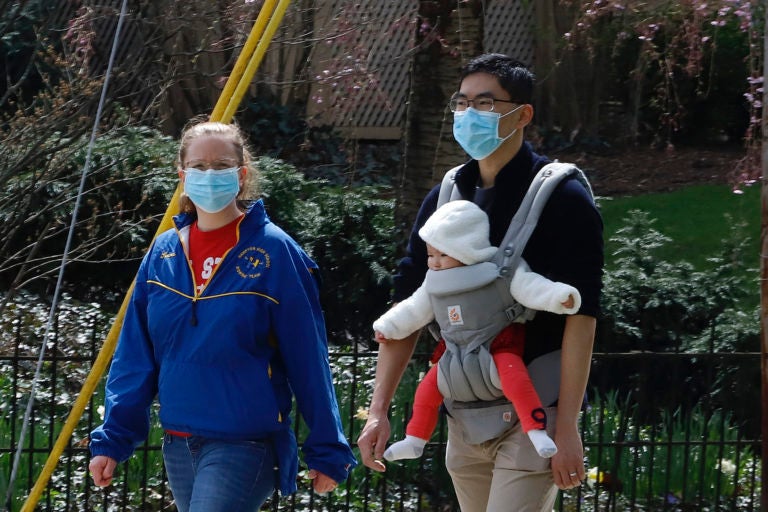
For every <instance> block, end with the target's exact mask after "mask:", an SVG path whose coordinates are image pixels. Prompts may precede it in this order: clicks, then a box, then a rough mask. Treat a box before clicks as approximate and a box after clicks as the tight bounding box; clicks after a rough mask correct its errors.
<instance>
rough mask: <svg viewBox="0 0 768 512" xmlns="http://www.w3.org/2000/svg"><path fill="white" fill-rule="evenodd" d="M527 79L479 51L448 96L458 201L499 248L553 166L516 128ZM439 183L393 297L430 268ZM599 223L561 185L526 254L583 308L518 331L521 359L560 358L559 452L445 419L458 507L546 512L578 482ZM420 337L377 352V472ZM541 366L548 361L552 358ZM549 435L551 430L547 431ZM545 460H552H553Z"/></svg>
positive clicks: (523, 121) (368, 454)
mask: <svg viewBox="0 0 768 512" xmlns="http://www.w3.org/2000/svg"><path fill="white" fill-rule="evenodd" d="M533 81H534V77H533V74H532V73H531V72H530V71H529V70H528V69H526V68H525V67H524V66H523V65H522V64H520V63H519V62H517V61H515V60H514V59H512V58H510V57H508V56H505V55H500V54H486V55H482V56H480V57H477V58H476V59H474V60H472V61H470V62H469V63H468V64H467V65H466V66H465V67H464V68H463V69H462V72H461V76H460V83H459V90H458V92H457V93H456V94H454V96H453V98H452V99H451V110H452V111H454V137H455V138H456V140H457V142H458V143H459V144H460V145H461V146H462V147H463V148H464V150H465V151H466V152H467V153H468V154H469V155H470V156H471V157H472V160H470V161H469V162H467V163H466V164H465V165H464V166H463V167H462V168H461V169H460V170H459V171H458V172H457V174H456V186H457V187H458V189H459V191H460V193H461V196H462V197H463V198H464V199H468V200H471V201H473V202H475V203H476V204H478V205H479V206H480V207H481V208H482V209H483V210H484V211H485V212H486V213H487V214H488V216H489V219H490V228H491V231H490V240H491V244H492V245H495V246H498V245H499V244H500V242H501V240H502V238H503V236H504V234H505V232H506V230H507V227H508V225H509V222H510V220H511V219H512V216H513V215H514V213H515V212H516V211H517V209H518V207H519V206H520V203H521V201H522V199H523V197H524V196H525V192H526V191H527V189H528V185H529V184H530V183H531V181H532V179H533V177H534V175H535V174H536V173H537V172H538V170H539V169H541V167H543V166H544V165H546V164H547V163H549V160H548V159H547V158H545V157H543V156H540V155H537V154H536V153H534V152H533V150H532V149H531V147H530V145H529V144H528V143H526V142H524V140H523V129H524V128H525V127H526V126H527V125H528V124H530V123H531V120H532V119H533V113H534V112H533V106H532V105H531V101H532V93H533ZM439 188H440V187H439V186H437V187H435V188H434V189H433V190H432V191H431V192H430V193H429V194H428V195H427V197H426V198H425V199H424V202H423V203H422V205H421V208H420V210H419V213H418V215H417V218H416V222H415V223H414V227H413V231H412V233H411V236H410V241H409V245H408V251H407V256H406V257H405V258H404V259H403V260H402V261H401V262H400V264H399V268H398V274H397V275H396V276H395V294H394V300H395V301H396V302H397V301H399V300H402V299H403V298H405V297H407V296H408V295H410V294H411V293H412V292H413V291H414V290H415V289H416V288H417V287H418V285H419V284H420V283H421V282H422V281H423V279H424V274H425V272H426V261H427V257H426V247H425V245H424V242H423V241H422V240H421V239H420V237H419V236H418V230H419V229H420V228H421V226H422V225H423V224H424V222H425V221H426V219H427V218H428V217H429V216H430V215H431V214H432V213H433V212H434V211H435V209H436V207H437V198H438V192H439ZM602 244H603V242H602V220H601V218H600V215H599V213H598V211H597V209H596V208H595V206H594V203H593V202H592V200H591V197H590V195H589V193H588V192H587V191H586V189H585V188H584V187H583V185H582V184H581V183H579V182H578V180H576V179H573V178H569V179H566V180H565V181H563V182H562V183H561V184H560V185H559V186H558V187H557V189H556V190H555V191H554V193H553V195H552V197H551V198H550V199H549V201H548V203H547V205H546V207H545V208H544V211H543V212H542V215H541V218H540V220H539V223H538V225H537V227H536V229H535V230H534V232H533V234H532V236H531V238H530V240H529V242H528V244H527V245H526V249H525V251H524V252H523V257H524V259H525V260H526V261H527V262H528V263H529V265H530V266H531V269H532V270H533V271H534V272H538V273H540V274H543V275H544V276H546V277H547V278H549V279H552V280H555V281H562V282H564V283H567V284H570V285H572V286H574V287H576V288H577V289H578V290H579V292H580V293H581V296H582V306H581V308H580V310H579V311H578V312H577V314H575V315H571V316H567V317H563V316H558V315H553V314H549V313H543V312H539V313H537V315H536V317H535V318H534V319H533V320H532V321H529V322H528V323H527V324H526V352H525V357H524V359H525V361H526V364H530V363H531V362H532V361H536V360H537V359H538V358H540V357H544V358H545V359H546V356H547V354H549V355H550V356H551V355H552V354H554V355H555V360H556V359H557V357H558V356H557V354H558V351H561V352H559V361H560V365H559V366H560V368H561V369H560V370H559V371H558V370H557V368H556V366H557V365H555V367H554V369H553V370H552V371H551V372H550V373H551V375H549V376H548V377H549V379H550V380H551V381H552V382H555V383H556V382H557V381H558V380H559V388H558V387H555V389H556V390H557V389H559V395H558V398H557V399H556V400H555V401H554V403H552V404H548V405H551V407H548V408H546V411H547V417H548V418H549V420H550V425H549V429H550V430H552V431H553V432H554V440H555V444H556V445H557V448H558V452H557V454H556V455H555V456H554V457H553V458H552V459H543V458H541V457H538V456H537V455H536V452H535V451H534V450H533V447H532V445H531V443H530V441H529V440H528V439H527V437H526V436H525V434H524V433H523V432H522V429H521V428H520V426H519V422H518V423H517V424H516V425H515V426H514V427H512V428H510V429H509V430H507V431H505V432H504V433H503V434H502V435H500V436H499V437H497V438H494V439H490V440H487V441H485V442H482V443H480V444H471V443H468V442H467V441H466V436H463V435H462V425H460V424H458V423H457V420H456V419H455V418H452V417H451V416H450V414H449V417H448V426H449V436H448V446H447V450H446V466H447V468H448V471H449V473H450V474H451V478H452V480H453V483H454V487H455V490H456V495H457V497H458V500H459V504H460V506H461V509H462V511H464V512H501V511H509V510H515V511H516V512H521V511H545V510H546V511H550V510H552V507H553V505H554V501H555V498H556V496H557V489H558V488H560V489H570V488H572V487H575V486H577V485H579V484H580V482H581V481H582V480H583V479H584V477H585V472H584V460H583V456H584V450H583V446H582V444H581V437H580V435H579V431H578V416H579V411H580V410H581V406H582V404H583V399H584V393H585V389H586V384H587V378H588V376H589V367H590V362H591V356H592V345H593V342H594V335H595V326H596V315H597V314H598V311H599V297H600V290H601V286H602V265H603V245H602ZM417 337H418V333H414V334H412V335H411V336H409V337H407V338H406V339H404V340H401V341H398V342H397V343H388V344H383V345H380V347H379V355H378V361H377V367H376V380H375V384H374V390H373V396H372V398H371V404H370V407H369V410H368V420H367V422H366V425H365V427H364V428H363V431H362V433H361V435H360V437H359V439H358V446H359V448H360V455H361V458H362V461H363V463H364V464H365V465H366V466H368V467H369V468H371V469H374V470H376V471H384V470H385V466H384V464H383V463H382V462H381V461H380V459H381V458H382V455H383V452H384V450H385V449H386V444H387V441H388V439H389V435H390V425H389V419H388V418H387V409H388V407H389V404H390V402H391V400H392V396H393V395H394V392H395V389H396V387H397V385H398V384H399V382H400V379H401V377H402V374H403V371H404V369H405V366H406V365H407V363H408V361H409V360H410V358H411V355H412V354H413V349H414V346H415V344H416V339H417ZM549 359H552V358H551V357H550V358H549ZM550 434H552V432H550ZM550 460H551V465H550Z"/></svg>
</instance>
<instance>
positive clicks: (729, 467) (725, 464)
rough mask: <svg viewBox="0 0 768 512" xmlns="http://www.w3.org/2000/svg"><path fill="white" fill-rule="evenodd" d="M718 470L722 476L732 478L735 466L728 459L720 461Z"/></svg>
mask: <svg viewBox="0 0 768 512" xmlns="http://www.w3.org/2000/svg"><path fill="white" fill-rule="evenodd" d="M718 469H719V470H720V471H722V472H723V474H724V475H729V476H732V475H734V474H736V464H734V463H733V461H732V460H730V459H720V462H719V463H718Z"/></svg>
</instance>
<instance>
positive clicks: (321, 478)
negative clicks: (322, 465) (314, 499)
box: [309, 469, 339, 494]
mask: <svg viewBox="0 0 768 512" xmlns="http://www.w3.org/2000/svg"><path fill="white" fill-rule="evenodd" d="M309 479H310V480H312V488H314V489H315V492H316V493H320V494H324V493H326V492H329V491H332V490H334V489H336V487H338V485H339V484H337V483H336V480H334V479H333V478H331V477H329V476H327V475H325V474H323V473H321V472H320V471H317V470H316V469H310V470H309Z"/></svg>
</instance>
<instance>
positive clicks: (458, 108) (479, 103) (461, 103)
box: [448, 96, 518, 112]
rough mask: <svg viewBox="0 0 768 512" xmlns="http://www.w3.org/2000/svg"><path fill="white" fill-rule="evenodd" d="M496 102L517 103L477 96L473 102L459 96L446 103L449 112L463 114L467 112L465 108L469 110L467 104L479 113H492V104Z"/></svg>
mask: <svg viewBox="0 0 768 512" xmlns="http://www.w3.org/2000/svg"><path fill="white" fill-rule="evenodd" d="M496 102H499V103H518V102H517V101H510V100H497V99H495V98H492V97H490V96H479V97H477V98H475V99H473V100H470V99H467V98H464V97H463V96H459V97H457V98H451V101H450V102H449V103H448V107H449V108H450V109H451V112H464V111H465V110H467V108H469V104H470V103H471V104H472V106H473V107H474V108H475V110H479V111H480V112H492V111H493V108H494V103H496Z"/></svg>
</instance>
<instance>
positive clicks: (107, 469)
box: [88, 455, 117, 487]
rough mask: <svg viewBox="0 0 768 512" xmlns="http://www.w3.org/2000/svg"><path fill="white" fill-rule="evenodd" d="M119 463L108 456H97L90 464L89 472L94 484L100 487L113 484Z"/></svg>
mask: <svg viewBox="0 0 768 512" xmlns="http://www.w3.org/2000/svg"><path fill="white" fill-rule="evenodd" d="M116 467H117V461H116V460H115V459H113V458H112V457H107V456H106V455H97V456H95V457H94V458H92V459H91V463H90V464H88V470H89V471H90V472H91V476H92V477H93V483H94V484H96V485H98V486H99V487H106V486H108V485H109V484H111V483H112V477H113V476H114V474H115V468H116Z"/></svg>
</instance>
